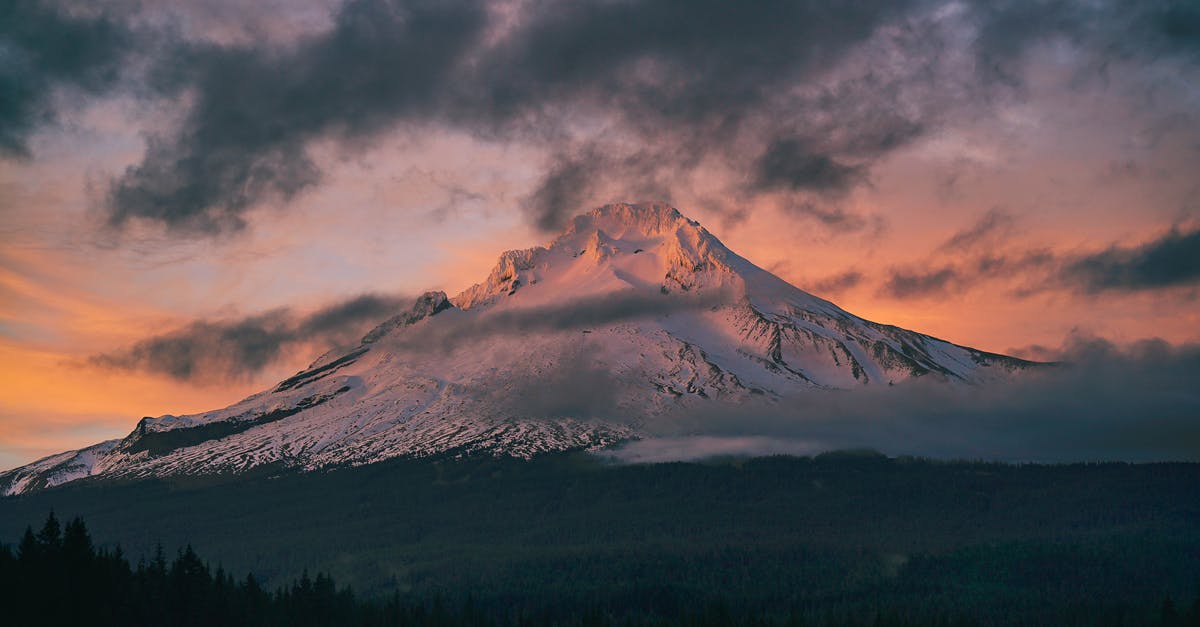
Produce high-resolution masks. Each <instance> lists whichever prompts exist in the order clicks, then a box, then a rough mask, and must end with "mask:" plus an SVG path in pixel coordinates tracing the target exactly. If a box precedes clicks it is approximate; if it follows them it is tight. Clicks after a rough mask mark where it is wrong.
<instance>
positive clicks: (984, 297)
mask: <svg viewBox="0 0 1200 627" xmlns="http://www.w3.org/2000/svg"><path fill="white" fill-rule="evenodd" d="M640 200H665V201H667V202H670V203H672V204H673V205H674V206H676V207H678V208H679V209H680V210H681V211H682V212H683V213H684V214H685V215H688V216H690V217H692V218H694V219H697V220H699V221H700V222H701V223H702V224H704V225H705V226H706V227H707V228H708V230H709V231H711V232H712V233H713V234H715V235H716V236H717V237H719V238H720V239H721V240H722V241H723V242H724V243H725V244H726V245H727V246H729V247H730V248H731V249H733V250H734V251H736V252H738V253H739V254H741V255H743V256H745V257H746V258H748V259H749V260H751V261H752V262H754V263H756V264H757V265H759V266H761V267H763V268H766V269H768V270H770V271H772V272H774V273H776V274H778V275H779V276H781V277H783V278H784V279H786V280H788V281H790V282H792V283H794V284H796V285H797V286H799V287H801V288H804V289H806V290H809V291H811V292H813V293H815V294H817V295H819V296H822V297H825V298H828V299H830V300H833V301H834V302H836V303H838V304H839V305H841V306H842V307H843V308H845V309H847V310H849V311H851V312H853V313H856V314H858V315H860V316H863V317H865V318H868V319H871V320H875V321H879V322H885V323H890V324H896V325H899V326H903V327H906V328H910V329H914V330H917V331H921V332H925V333H929V334H932V335H935V336H938V337H942V338H944V339H947V340H950V341H953V342H956V343H959V344H965V345H969V346H973V347H976V348H980V349H984V350H990V351H996V352H1007V353H1011V354H1016V355H1020V356H1024V357H1029V358H1035V359H1055V358H1057V357H1059V356H1060V350H1061V347H1063V346H1065V345H1066V344H1067V343H1068V342H1069V341H1070V339H1071V338H1077V337H1099V338H1105V339H1107V340H1109V341H1111V342H1114V343H1115V344H1117V345H1127V344H1131V343H1133V342H1135V341H1137V340H1140V339H1145V338H1162V339H1163V340H1166V341H1167V342H1168V343H1170V344H1173V345H1176V346H1181V345H1190V344H1193V343H1196V342H1200V307H1198V306H1197V302H1198V301H1197V296H1198V295H1200V5H1197V4H1196V3H1194V2H1186V1H1184V2H1154V1H1146V2H1122V1H1115V0H1109V1H1105V0H1095V1H1087V2H1085V1H1082V0H1081V1H1078V2H1055V1H1040V2H985V1H980V2H939V1H933V2H923V1H906V0H874V1H858V2H829V3H799V2H797V3H791V2H779V3H773V2H768V3H761V4H760V3H751V4H747V3H726V2H718V1H713V2H708V1H705V0H701V1H696V2H666V1H651V0H612V1H597V2H550V1H545V2H544V1H539V0H528V1H526V0H518V1H514V2H491V3H482V2H458V1H455V0H437V1H429V2H423V1H408V0H396V1H388V0H352V1H351V2H348V3H342V2H337V1H335V0H270V1H260V2H245V1H242V0H159V1H154V0H148V1H145V2H126V1H124V0H100V1H96V2H73V1H65V0H64V1H61V2H51V1H45V2H28V1H24V0H15V1H14V0H0V392H2V393H0V469H5V468H10V467H13V466H17V465H20V464H23V463H26V462H29V461H31V460H33V459H35V458H38V457H41V456H44V455H47V454H50V453H54V452H58V451H61V450H66V449H71V448H78V447H80V446H83V445H87V444H91V443H94V442H96V441H99V440H101V439H107V438H112V437H120V436H123V435H125V434H126V433H128V432H129V431H130V430H131V429H132V428H133V426H134V425H135V423H136V421H137V419H138V418H140V417H142V416H146V415H152V416H153V415H159V414H164V413H175V414H182V413H190V412H196V411H201V410H206V409H212V408H215V407H219V406H223V405H226V404H229V403H231V402H233V401H236V400H238V399H240V398H242V397H244V396H246V395H247V394H250V393H252V392H255V391H258V390H259V389H262V388H264V387H266V386H268V385H270V384H271V383H272V382H274V381H277V380H279V379H280V378H282V377H284V376H286V375H288V374H290V373H292V372H295V371H296V370H298V369H300V368H301V367H303V366H304V365H305V364H306V363H308V362H309V361H311V360H312V359H313V358H315V357H316V356H317V355H319V354H320V353H322V352H324V351H325V350H327V349H329V348H330V347H331V346H333V345H335V344H336V343H338V342H344V341H349V340H352V339H354V338H356V337H358V336H360V335H361V333H362V332H363V331H364V330H365V329H367V328H369V327H370V326H372V324H373V323H374V322H377V321H379V320H381V319H383V318H386V317H387V316H388V312H389V311H392V310H393V309H395V308H396V307H400V306H401V303H404V302H405V299H407V298H409V297H411V296H412V295H415V294H418V293H420V292H422V291H424V290H428V289H441V290H445V291H446V292H447V293H449V294H451V295H453V294H455V293H457V292H458V291H460V290H462V289H463V288H466V287H468V286H469V285H471V284H472V283H474V282H477V281H480V280H482V279H483V278H484V277H485V276H486V275H487V272H488V271H489V270H490V268H491V266H492V265H493V264H494V262H495V260H496V257H497V256H498V255H499V254H500V253H501V252H502V251H504V250H506V249H510V248H525V247H529V246H533V245H536V244H540V243H544V242H545V241H546V240H548V239H549V238H550V237H552V235H553V233H555V232H556V231H557V230H558V229H559V228H560V227H561V225H562V224H563V223H564V222H565V221H566V220H567V219H568V218H569V217H570V216H572V215H574V214H576V213H579V212H581V211H585V210H587V209H590V208H592V207H595V206H599V205H602V204H605V203H609V202H614V201H640ZM247 356H250V357H252V358H251V359H248V358H247Z"/></svg>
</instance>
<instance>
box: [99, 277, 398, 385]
mask: <svg viewBox="0 0 1200 627" xmlns="http://www.w3.org/2000/svg"><path fill="white" fill-rule="evenodd" d="M406 303H407V301H406V300H405V299H400V298H396V297H389V296H379V295H374V294H365V295H362V296H358V297H356V298H352V299H350V300H347V301H343V302H340V303H336V304H333V305H330V306H328V307H325V308H323V309H320V310H317V311H315V312H313V313H310V314H308V315H305V316H299V315H296V314H295V313H293V312H292V311H290V310H288V309H277V310H273V311H269V312H266V313H262V314H257V315H253V316H247V317H245V318H239V319H234V320H198V321H196V322H193V323H191V324H189V325H188V326H186V327H183V328H181V329H178V330H175V331H171V332H169V333H165V334H163V335H158V336H154V337H149V338H146V339H144V340H141V341H139V342H137V343H136V344H134V345H133V346H130V347H128V348H125V349H122V350H119V351H115V352H112V353H105V354H101V355H96V356H94V357H92V358H91V359H90V360H89V363H91V364H92V365H96V366H101V367H107V368H117V369H121V370H139V371H143V372H148V373H152V374H159V375H165V376H168V377H171V378H173V379H179V380H182V381H197V382H221V381H228V380H237V379H243V378H246V377H250V376H253V375H255V374H257V373H259V372H261V371H262V370H263V369H265V368H267V367H269V366H272V365H274V364H276V363H277V362H278V361H280V360H281V359H283V358H285V357H288V356H291V351H293V350H295V349H297V348H300V347H303V346H308V347H316V348H321V349H324V348H331V347H334V346H338V345H342V344H345V343H347V342H353V341H357V340H358V339H359V338H361V337H362V335H363V334H364V333H365V332H366V331H367V330H368V329H369V328H370V327H371V326H373V325H374V324H377V323H379V322H380V321H381V320H383V319H384V318H387V317H389V316H390V315H391V314H394V313H395V312H396V311H397V310H398V309H399V308H401V307H402V306H403V305H404V304H406Z"/></svg>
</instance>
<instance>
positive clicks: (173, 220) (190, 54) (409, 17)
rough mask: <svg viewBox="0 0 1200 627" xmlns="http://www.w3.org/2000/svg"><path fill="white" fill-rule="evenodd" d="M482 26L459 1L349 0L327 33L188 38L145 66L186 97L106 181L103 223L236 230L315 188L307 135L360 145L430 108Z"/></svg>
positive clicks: (474, 9) (471, 7)
mask: <svg viewBox="0 0 1200 627" xmlns="http://www.w3.org/2000/svg"><path fill="white" fill-rule="evenodd" d="M485 25H486V17H485V14H484V9H483V7H482V6H481V5H480V4H478V3H470V2H463V1H454V0H450V1H436V2H434V1H428V2H426V1H414V2H406V3H399V2H386V1H382V0H354V1H352V2H349V3H347V4H346V5H345V6H344V7H343V8H342V9H341V11H340V12H339V14H338V16H337V20H336V22H335V24H334V27H333V28H332V30H330V31H329V32H327V33H323V34H321V35H317V36H312V37H306V38H303V39H302V40H300V41H299V42H297V43H296V44H294V45H293V46H291V47H286V48H279V47H274V48H256V47H247V46H229V47H221V46H205V45H196V46H188V47H184V48H181V49H180V50H178V51H177V52H176V54H174V55H173V56H172V57H171V58H170V59H169V60H168V61H166V62H164V63H165V65H163V66H161V67H159V68H158V70H157V74H158V75H159V76H162V77H165V78H164V80H163V81H161V83H160V85H159V86H160V88H164V89H168V90H171V91H174V90H179V91H187V92H188V93H190V94H192V95H193V102H192V104H191V105H190V106H189V108H188V109H187V115H186V117H185V119H184V121H183V123H182V126H181V127H180V128H179V129H177V130H176V132H175V134H174V135H169V136H166V137H156V138H154V139H153V140H152V141H151V142H150V144H149V146H148V148H147V151H146V154H145V157H144V158H143V160H142V162H141V163H140V164H138V165H136V166H132V167H130V168H129V169H128V170H127V171H126V172H125V173H124V174H123V175H122V176H121V177H120V178H118V179H117V180H115V181H114V182H113V183H112V186H111V189H110V190H109V195H108V201H107V206H108V209H109V221H110V222H111V223H112V224H114V225H118V226H119V225H123V224H125V223H127V222H129V221H130V220H134V219H145V220H149V221H152V222H157V223H161V224H162V225H165V226H166V227H168V228H169V229H171V230H174V231H176V232H182V233H209V234H211V233H218V232H222V231H227V230H235V229H238V228H240V227H241V226H242V225H243V224H244V222H243V214H244V213H245V211H246V210H247V209H249V208H250V207H252V206H254V205H255V204H256V203H259V202H261V201H263V200H265V199H270V198H276V199H279V200H283V201H286V200H289V199H291V198H293V197H294V196H295V195H296V194H298V193H299V192H301V191H303V190H304V189H306V188H308V187H311V186H312V185H314V184H316V183H317V181H319V179H320V171H319V169H318V168H317V166H316V165H315V164H314V163H313V161H312V160H311V158H310V156H309V155H308V152H307V151H308V146H309V144H310V142H312V141H314V140H318V139H325V138H332V139H337V140H340V141H341V142H343V143H345V144H353V143H355V142H363V143H369V139H370V138H371V136H372V135H374V134H376V133H378V132H380V131H383V130H386V129H387V128H389V127H391V126H392V125H393V124H394V123H395V122H396V121H397V120H399V119H403V118H424V117H428V116H430V115H431V113H432V112H433V111H434V109H435V108H436V107H437V106H438V100H439V97H440V94H442V93H443V91H444V88H445V83H446V82H447V81H448V80H451V74H452V71H453V69H454V66H455V64H457V63H458V62H459V61H460V60H461V59H462V57H463V55H464V53H465V52H466V51H467V50H468V49H469V47H470V46H471V45H472V44H473V43H474V42H475V40H476V39H477V38H478V37H479V35H480V33H481V32H482V29H483V27H484V26H485Z"/></svg>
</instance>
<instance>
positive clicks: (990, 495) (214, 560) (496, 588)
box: [0, 452, 1200, 626]
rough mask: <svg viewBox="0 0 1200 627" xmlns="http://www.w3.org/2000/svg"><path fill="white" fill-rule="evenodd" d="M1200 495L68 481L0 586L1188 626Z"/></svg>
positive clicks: (777, 476)
mask: <svg viewBox="0 0 1200 627" xmlns="http://www.w3.org/2000/svg"><path fill="white" fill-rule="evenodd" d="M1198 495H1200V465H1196V464H1141V465H1134V464H1073V465H1059V466H1041V465H1004V464H990V463H976V462H953V463H951V462H937V461H931V460H922V459H910V458H899V459H897V458H887V457H884V456H881V455H878V454H873V453H869V452H854V453H839V454H828V455H822V456H817V457H807V458H796V457H772V458H759V459H749V460H738V459H728V460H714V461H710V462H706V463H687V464H683V463H675V464H649V465H629V466H625V465H612V464H609V463H605V462H603V461H602V460H598V459H597V458H595V457H592V456H590V455H583V454H566V455H557V456H547V457H544V458H538V459H535V460H533V461H522V460H506V459H495V458H490V457H488V458H469V457H465V458H464V457H460V458H450V457H446V458H441V459H423V460H397V461H394V462H388V463H383V464H376V465H372V466H367V467H361V468H353V469H337V470H331V471H329V472H317V473H306V474H295V473H289V472H285V471H281V470H278V469H277V470H276V471H274V472H263V473H260V474H258V475H255V476H246V475H239V476H220V477H218V476H214V477H203V478H198V477H192V478H186V479H184V478H180V479H172V480H162V479H160V480H152V481H137V482H98V481H97V482H89V481H83V482H78V483H77V484H70V485H66V486H62V487H59V488H56V489H52V490H46V491H43V492H40V493H35V494H30V495H25V496H21V497H10V498H5V499H0V532H2V533H3V534H4V535H0V540H3V539H5V538H10V539H11V540H12V541H14V544H12V545H6V546H5V547H4V548H3V549H0V567H2V575H0V576H2V577H3V579H0V589H2V590H3V591H4V595H5V597H6V598H4V599H3V604H4V605H3V606H4V607H5V608H8V609H10V610H12V611H11V612H8V613H7V615H9V616H13V617H19V620H17V621H16V622H11V621H6V622H8V624H29V625H41V624H68V623H70V624H78V622H79V621H80V620H84V618H82V617H86V620H87V621H88V622H90V623H97V622H99V623H100V624H123V625H140V624H147V625H151V624H153V625H164V624H180V625H184V624H245V625H356V624H358V625H458V624H473V625H474V624H479V625H507V624H512V625H542V624H545V625H552V624H553V625H607V624H613V625H623V624H630V625H658V624H663V625H707V624H762V625H774V624H778V625H791V624H799V625H848V624H862V625H924V624H942V625H958V624H964V625H970V624H980V625H993V624H1030V625H1038V624H1042V625H1180V626H1182V625H1197V624H1200V622H1198V621H1200V608H1198V607H1197V599H1198V597H1200V496H1198ZM51 510H53V511H55V512H56V513H57V516H61V517H62V519H63V520H69V521H70V522H68V523H67V524H66V525H65V527H63V528H62V529H61V530H60V529H59V527H58V525H59V523H58V520H59V518H57V517H54V518H50V519H47V512H48V511H51ZM77 517H82V520H86V521H87V527H85V525H84V523H83V522H82V520H80V519H78V518H77ZM89 527H90V528H91V529H92V530H93V531H92V532H91V533H89V532H88V528H89ZM37 529H40V531H37ZM92 534H94V539H93V535H92ZM193 547H195V548H193ZM201 556H203V557H201ZM106 621H107V622H106Z"/></svg>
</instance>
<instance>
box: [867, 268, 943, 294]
mask: <svg viewBox="0 0 1200 627" xmlns="http://www.w3.org/2000/svg"><path fill="white" fill-rule="evenodd" d="M961 280H962V279H961V277H960V275H959V272H958V270H957V269H956V268H955V267H953V266H942V267H939V268H934V269H930V270H911V269H910V270H893V271H892V272H891V274H890V275H889V276H888V278H887V281H886V282H885V283H884V284H883V287H882V288H881V290H880V291H881V292H882V293H884V294H886V295H888V296H891V297H892V298H901V299H905V298H920V297H925V296H936V295H938V294H944V293H946V292H948V291H950V289H951V288H952V287H954V286H956V285H957V284H959V283H960V281H961Z"/></svg>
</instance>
